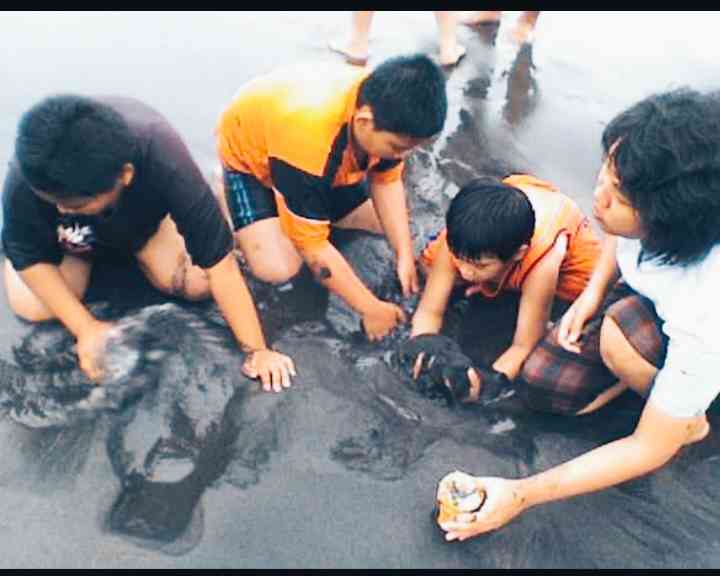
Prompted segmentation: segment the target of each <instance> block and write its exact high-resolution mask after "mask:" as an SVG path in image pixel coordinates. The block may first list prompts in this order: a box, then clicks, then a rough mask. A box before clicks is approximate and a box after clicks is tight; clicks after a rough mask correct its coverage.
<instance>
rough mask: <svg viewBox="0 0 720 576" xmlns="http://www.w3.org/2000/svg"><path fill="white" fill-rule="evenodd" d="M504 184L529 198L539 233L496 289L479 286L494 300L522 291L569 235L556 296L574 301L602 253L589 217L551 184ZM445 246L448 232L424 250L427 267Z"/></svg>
mask: <svg viewBox="0 0 720 576" xmlns="http://www.w3.org/2000/svg"><path fill="white" fill-rule="evenodd" d="M503 183H505V184H508V185H510V186H514V187H515V188H518V189H520V190H522V191H523V192H524V193H525V194H526V195H527V197H528V199H529V200H530V204H532V207H533V210H534V211H535V231H534V233H533V236H532V238H531V239H530V246H529V249H528V252H527V254H526V255H525V257H524V258H523V259H522V260H521V261H520V262H518V263H517V264H516V265H515V266H514V267H513V268H511V269H510V270H509V271H508V273H507V274H506V275H505V278H504V279H503V281H502V282H501V283H500V284H499V285H498V286H497V287H496V288H494V289H490V288H488V287H487V286H484V285H479V288H480V292H481V293H482V294H483V295H484V296H486V297H489V298H492V297H495V296H497V294H498V293H499V292H500V291H501V290H504V289H507V290H521V289H522V283H523V281H524V280H525V278H526V277H527V275H528V274H529V273H530V270H532V268H533V266H535V264H537V263H538V262H539V261H540V259H541V258H542V257H543V256H545V254H547V253H548V251H549V250H550V249H551V248H552V247H553V245H554V244H555V241H556V240H557V239H558V237H559V236H560V235H562V234H566V235H567V237H568V247H567V252H566V253H565V258H564V259H563V261H562V264H561V265H560V274H559V276H558V284H557V290H556V294H557V296H558V297H559V298H562V299H564V300H574V299H575V298H577V297H578V296H579V295H580V293H581V292H582V291H583V290H584V289H585V286H587V283H588V281H589V280H590V275H591V274H592V271H593V269H594V268H595V263H596V262H597V259H598V257H599V256H600V250H601V248H600V243H599V241H598V239H597V237H596V236H595V233H594V232H593V230H592V228H591V227H590V222H589V221H588V219H587V217H586V216H585V215H584V214H583V213H582V211H581V210H580V208H579V207H578V206H577V204H575V202H574V201H573V200H572V199H570V198H569V197H567V196H566V195H565V194H563V193H562V192H560V191H558V189H557V188H555V187H554V186H553V185H552V184H550V183H549V182H545V181H543V180H540V179H538V178H535V177H533V176H528V175H525V174H516V175H513V176H509V177H508V178H505V179H504V180H503ZM443 244H447V229H443V230H442V232H440V234H439V235H438V236H437V238H435V239H434V240H432V241H431V242H430V243H429V244H428V245H427V246H426V247H425V250H423V253H422V256H421V257H422V259H423V261H424V262H425V264H426V265H427V266H432V263H433V262H434V261H435V258H436V257H437V254H438V251H439V250H440V247H441V246H442V245H443Z"/></svg>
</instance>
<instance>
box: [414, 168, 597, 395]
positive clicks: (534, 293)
mask: <svg viewBox="0 0 720 576" xmlns="http://www.w3.org/2000/svg"><path fill="white" fill-rule="evenodd" d="M599 254H600V244H599V242H598V240H597V238H596V236H595V234H594V233H593V231H592V229H591V228H590V224H589V221H588V219H587V217H586V216H585V215H584V214H583V213H582V211H581V210H580V209H579V208H578V206H577V204H575V202H574V201H573V200H572V199H570V198H569V197H568V196H566V195H564V194H562V193H561V192H560V191H558V190H557V189H556V188H555V187H554V186H553V185H552V184H550V183H549V182H545V181H543V180H540V179H538V178H535V177H533V176H528V175H512V176H510V177H508V178H505V179H504V180H502V181H498V180H495V179H490V178H479V179H476V180H473V181H472V182H470V183H468V184H467V185H466V186H464V187H463V188H462V189H461V190H460V191H459V192H458V194H457V195H456V196H455V198H453V200H452V202H451V203H450V207H449V209H448V212H447V215H446V228H445V229H444V230H442V231H441V232H440V234H439V235H438V236H437V238H435V239H434V240H432V241H431V242H430V243H429V244H428V245H427V247H426V248H425V250H424V251H423V253H422V255H421V263H422V264H423V266H424V267H425V269H426V271H428V279H427V283H426V285H425V290H424V292H423V295H422V298H421V300H420V304H419V306H418V308H417V310H416V312H415V315H414V316H413V320H412V324H413V329H412V334H411V340H412V338H414V337H416V336H419V335H421V334H438V333H439V332H440V329H441V327H442V323H443V316H444V314H445V310H446V308H447V304H448V301H449V298H450V294H451V292H452V290H453V288H454V286H455V285H456V284H457V283H467V284H468V287H467V288H466V290H465V295H466V296H470V295H472V294H475V293H478V292H479V293H481V294H482V295H483V296H485V297H486V298H494V297H495V296H497V295H498V294H499V293H500V292H501V291H503V290H513V291H518V292H520V293H521V296H520V305H519V312H518V319H517V324H516V328H515V334H514V337H513V341H512V344H511V345H510V347H509V348H508V349H507V350H506V351H505V352H503V353H502V354H501V355H500V356H499V357H498V358H497V359H496V360H495V362H494V363H493V365H492V367H488V368H482V367H480V368H478V367H476V368H471V369H470V371H469V372H468V376H467V377H468V379H469V383H468V388H469V390H470V394H469V397H468V398H467V400H468V401H476V400H478V398H479V397H480V394H481V393H482V388H483V381H489V380H493V382H494V384H495V383H496V382H495V381H496V380H497V381H500V380H502V381H503V382H507V383H508V384H509V382H510V381H512V380H513V379H514V378H515V377H516V376H517V374H518V373H519V372H520V368H521V367H522V364H523V362H524V361H525V359H526V358H527V357H528V355H529V354H530V352H531V351H532V349H533V348H534V347H535V345H536V344H537V343H538V342H539V341H540V339H541V338H542V337H543V335H544V334H545V332H546V330H547V323H548V320H549V319H550V312H551V308H552V303H553V300H554V298H555V297H558V298H560V299H563V300H567V301H572V300H574V299H575V298H576V297H577V296H578V295H579V294H580V293H581V292H582V291H583V289H584V288H585V286H586V285H587V282H588V280H589V279H590V275H591V273H592V271H593V268H594V266H595V263H596V261H597V258H598V256H599ZM417 364H422V360H421V359H420V358H419V354H418V361H417ZM414 375H415V376H417V369H416V370H415V374H414ZM494 384H493V387H495V386H494ZM447 385H448V387H452V383H448V384H447Z"/></svg>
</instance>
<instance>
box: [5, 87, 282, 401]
mask: <svg viewBox="0 0 720 576" xmlns="http://www.w3.org/2000/svg"><path fill="white" fill-rule="evenodd" d="M3 218H4V225H3V230H2V245H3V249H4V251H5V254H6V256H7V260H6V262H5V286H6V290H7V296H8V300H9V303H10V307H11V308H12V310H13V311H14V312H15V313H16V314H17V315H18V316H20V317H22V318H24V319H26V320H29V321H35V322H37V321H43V320H49V319H53V318H55V319H58V320H60V321H61V322H62V323H63V324H64V325H65V326H66V327H67V329H68V330H69V331H70V332H72V334H73V335H74V336H75V337H76V338H77V353H78V357H79V361H80V366H81V368H82V369H83V371H84V372H85V373H86V374H87V375H88V377H90V378H91V379H93V380H96V381H99V380H101V378H102V372H101V368H100V366H99V362H98V357H97V356H98V350H100V349H101V348H102V345H103V343H104V341H105V338H106V337H107V335H108V331H109V329H110V328H111V327H112V325H111V324H109V323H107V322H102V321H99V320H98V319H96V318H95V317H93V316H92V314H90V312H89V311H88V309H87V308H86V307H85V306H84V305H83V304H82V302H81V300H82V297H83V295H84V293H85V290H86V288H87V285H88V281H89V278H90V271H91V267H92V262H93V259H94V258H96V257H99V256H100V255H101V254H102V252H103V250H105V249H111V250H114V251H121V252H126V253H130V254H134V255H135V257H136V258H137V261H138V263H139V265H140V267H141V268H142V270H143V271H144V272H145V275H146V276H147V278H148V280H149V281H150V282H151V283H152V284H153V285H154V286H155V287H156V288H158V289H159V290H161V291H163V292H166V293H170V294H173V295H176V296H179V297H183V298H187V299H189V300H199V299H204V298H207V297H208V296H210V295H212V296H213V298H214V299H215V301H216V302H217V304H218V306H219V307H220V310H221V311H222V313H223V315H224V317H225V319H226V320H227V322H228V324H229V325H230V328H231V329H232V331H233V333H234V335H235V337H236V339H237V340H238V342H239V343H240V345H241V347H242V348H243V349H244V350H246V351H249V352H250V354H249V355H248V359H247V361H246V363H245V366H244V370H245V372H246V374H247V375H248V376H250V377H251V378H256V377H258V378H260V379H261V380H262V383H263V387H264V388H265V389H266V390H270V389H273V390H275V391H280V390H282V388H287V387H289V386H290V378H291V376H293V375H294V374H295V369H294V365H293V362H292V360H291V359H290V358H289V357H287V356H285V355H283V354H280V353H278V352H275V351H272V350H270V349H268V348H267V345H266V343H265V339H264V337H263V334H262V328H261V326H260V322H259V320H258V316H257V312H256V310H255V306H254V303H253V300H252V296H251V294H250V292H249V290H248V288H247V286H246V284H245V281H244V279H243V277H242V274H241V272H240V269H239V268H238V265H237V262H236V260H235V258H234V255H233V251H232V249H233V239H232V234H231V232H230V229H229V227H228V225H227V222H226V221H225V219H224V218H223V216H222V213H221V211H220V208H219V205H218V203H217V201H216V199H215V197H214V196H213V193H212V191H211V189H210V187H209V186H208V184H207V183H206V182H205V180H204V178H203V177H202V175H201V174H200V171H199V170H198V168H197V166H196V165H195V162H194V161H193V160H192V158H191V156H190V154H189V152H188V150H187V148H186V147H185V145H184V143H183V142H182V140H181V138H180V136H179V135H178V134H177V133H176V132H175V130H174V129H173V128H172V127H171V126H170V125H169V124H168V122H167V121H166V120H165V119H164V118H163V117H162V116H161V115H160V114H158V113H157V112H156V111H154V110H153V109H151V108H149V107H148V106H146V105H144V104H142V103H141V102H138V101H137V100H133V99H130V98H110V97H108V98H95V99H91V98H86V97H82V96H75V95H62V96H52V97H49V98H46V99H45V100H43V101H41V102H40V103H38V104H37V105H35V106H34V107H33V108H31V109H30V110H29V111H28V112H26V113H25V114H24V115H23V117H22V118H21V120H20V124H19V126H18V133H17V138H16V142H15V159H14V161H13V162H12V165H11V167H10V172H9V174H8V176H7V178H6V180H5V185H4V189H3Z"/></svg>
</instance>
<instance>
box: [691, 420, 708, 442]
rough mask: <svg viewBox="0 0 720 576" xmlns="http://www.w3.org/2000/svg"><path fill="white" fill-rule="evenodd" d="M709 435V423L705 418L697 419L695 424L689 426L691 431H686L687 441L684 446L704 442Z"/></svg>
mask: <svg viewBox="0 0 720 576" xmlns="http://www.w3.org/2000/svg"><path fill="white" fill-rule="evenodd" d="M709 433H710V423H709V422H708V420H707V417H706V416H703V417H702V418H698V419H697V420H696V421H695V423H693V424H692V425H691V429H689V430H688V439H687V440H686V441H685V445H688V444H694V443H695V442H700V441H701V440H704V439H705V437H706V436H707V435H708V434H709Z"/></svg>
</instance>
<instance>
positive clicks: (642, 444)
mask: <svg viewBox="0 0 720 576" xmlns="http://www.w3.org/2000/svg"><path fill="white" fill-rule="evenodd" d="M704 426H707V422H706V421H705V417H704V416H699V417H694V418H675V417H672V416H669V415H667V414H665V413H664V412H662V411H661V410H659V409H658V408H656V407H655V406H654V405H653V404H652V402H651V401H650V402H648V403H647V404H646V405H645V409H644V410H643V413H642V415H641V417H640V422H639V423H638V426H637V428H636V429H635V432H633V433H632V434H631V435H630V436H626V437H624V438H621V439H619V440H615V441H614V442H610V443H609V444H605V445H603V446H600V447H598V448H595V449H594V450H591V451H590V452H586V453H585V454H583V455H581V456H578V457H577V458H574V459H572V460H570V461H568V462H565V463H564V464H561V465H559V466H555V467H554V468H551V469H550V470H547V471H545V472H542V473H540V474H536V475H534V476H530V477H528V478H523V479H518V480H508V479H504V478H486V477H481V478H476V482H477V486H478V488H480V489H482V490H485V492H486V495H487V500H486V502H485V504H484V505H483V506H482V508H480V510H479V511H478V512H477V513H475V514H466V515H463V516H460V517H458V521H456V522H448V523H446V524H444V525H443V526H442V527H443V529H444V530H446V532H447V534H446V536H445V538H446V539H447V540H456V539H457V540H465V539H466V538H471V537H473V536H476V535H478V534H482V533H483V532H489V531H491V530H496V529H498V528H500V527H502V526H504V525H505V524H507V523H508V522H510V521H511V520H512V519H513V518H515V517H516V516H518V515H519V514H521V513H522V512H524V511H525V510H527V509H529V508H531V507H533V506H537V505H538V504H543V503H546V502H552V501H554V500H562V499H565V498H570V497H572V496H578V495H580V494H587V493H589V492H595V491H597V490H603V489H605V488H609V487H610V486H614V485H616V484H620V483H622V482H626V481H628V480H632V479H633V478H637V477H638V476H642V475H644V474H648V473H650V472H652V471H654V470H656V469H658V468H660V467H661V466H663V465H664V464H666V463H667V462H668V461H669V460H670V459H671V458H672V457H673V456H674V455H675V454H676V453H677V451H678V450H679V449H680V448H681V447H682V446H683V445H684V444H688V443H691V442H693V441H695V440H698V439H699V438H700V437H701V436H702V433H703V432H704V430H703V427H704Z"/></svg>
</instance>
